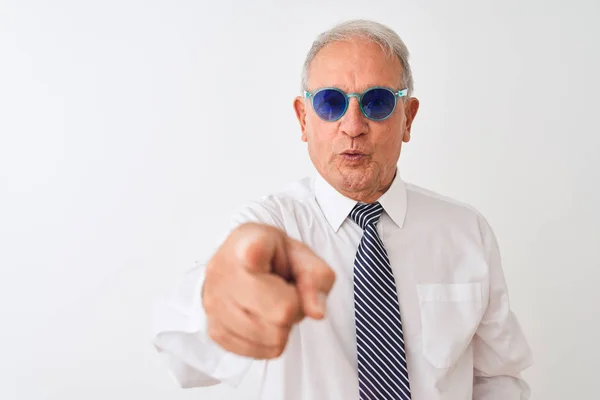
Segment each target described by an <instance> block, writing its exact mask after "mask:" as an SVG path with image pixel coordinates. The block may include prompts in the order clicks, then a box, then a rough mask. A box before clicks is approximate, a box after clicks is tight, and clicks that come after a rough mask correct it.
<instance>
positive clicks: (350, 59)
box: [308, 39, 404, 92]
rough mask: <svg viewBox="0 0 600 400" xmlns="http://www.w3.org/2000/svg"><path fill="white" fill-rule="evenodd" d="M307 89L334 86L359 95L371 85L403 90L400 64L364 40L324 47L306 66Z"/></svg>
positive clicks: (375, 44) (394, 58) (395, 58)
mask: <svg viewBox="0 0 600 400" xmlns="http://www.w3.org/2000/svg"><path fill="white" fill-rule="evenodd" d="M308 77H309V79H308V87H309V89H310V90H314V89H316V88H321V87H327V86H329V87H337V88H340V89H342V90H344V91H348V92H362V91H363V90H365V89H367V88H369V87H371V86H387V87H391V88H395V89H404V88H402V87H400V86H401V85H402V64H401V63H400V60H399V59H398V58H397V57H395V56H394V55H390V56H386V55H385V53H384V52H383V50H382V49H381V47H380V46H379V45H378V44H377V43H373V42H369V41H366V40H364V39H355V40H352V41H342V42H333V43H330V44H328V45H326V46H325V47H324V48H323V49H321V51H319V53H317V55H316V57H315V58H314V59H313V61H312V62H311V64H310V69H309V74H308Z"/></svg>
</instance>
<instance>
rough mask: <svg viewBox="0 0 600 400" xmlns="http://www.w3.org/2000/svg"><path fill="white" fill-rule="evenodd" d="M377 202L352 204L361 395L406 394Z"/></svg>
mask: <svg viewBox="0 0 600 400" xmlns="http://www.w3.org/2000/svg"><path fill="white" fill-rule="evenodd" d="M382 213H383V207H382V206H381V204H379V203H378V202H377V203H371V204H357V205H356V206H355V207H354V209H353V210H352V211H351V212H350V217H351V218H352V220H353V221H354V222H356V223H357V224H358V225H359V226H360V227H361V228H362V229H363V236H362V239H361V241H360V244H359V246H358V251H357V253H356V259H355V261H354V316H355V323H356V342H357V343H356V345H357V353H358V384H359V391H360V399H361V400H375V399H377V400H380V399H381V400H384V399H385V400H388V399H390V400H391V399H394V400H410V385H409V382H408V369H407V366H406V353H405V352H404V338H403V335H402V322H401V320H400V306H399V304H398V295H397V292H396V283H395V280H394V275H393V273H392V269H391V267H390V261H389V259H388V256H387V252H386V251H385V247H384V246H383V242H382V241H381V239H380V238H379V235H378V233H377V229H376V226H377V222H378V221H379V218H380V217H381V214H382Z"/></svg>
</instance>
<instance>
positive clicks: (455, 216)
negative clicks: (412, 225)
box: [405, 183, 491, 234]
mask: <svg viewBox="0 0 600 400" xmlns="http://www.w3.org/2000/svg"><path fill="white" fill-rule="evenodd" d="M405 186H406V193H407V202H408V207H409V210H410V212H409V216H411V218H412V219H413V222H416V221H418V222H420V223H423V222H431V223H432V224H434V225H435V226H436V227H445V228H447V229H452V230H454V229H460V230H469V231H475V232H477V233H480V234H490V233H491V228H490V226H489V224H488V221H487V219H486V218H485V217H484V215H483V214H482V213H481V212H480V211H479V210H478V209H477V208H475V207H474V206H472V205H471V204H468V203H466V202H463V201H460V200H458V199H455V198H452V197H448V196H446V195H443V194H440V193H438V192H434V191H432V190H429V189H426V188H423V187H421V186H418V185H415V184H412V183H405Z"/></svg>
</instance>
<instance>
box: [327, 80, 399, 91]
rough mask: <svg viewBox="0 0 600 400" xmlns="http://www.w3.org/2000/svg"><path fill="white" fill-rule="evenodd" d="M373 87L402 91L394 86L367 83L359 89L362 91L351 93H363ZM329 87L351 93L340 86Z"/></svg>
mask: <svg viewBox="0 0 600 400" xmlns="http://www.w3.org/2000/svg"><path fill="white" fill-rule="evenodd" d="M375 86H377V87H386V88H390V89H392V90H395V91H400V90H402V89H398V88H396V87H394V86H391V85H382V84H377V83H372V82H369V83H368V84H367V85H364V86H362V87H361V89H362V90H358V91H356V92H352V93H363V92H364V91H365V90H367V89H370V88H372V87H375ZM329 87H334V88H336V89H340V90H342V91H343V92H345V93H351V91H349V90H347V87H342V86H339V85H331V86H329Z"/></svg>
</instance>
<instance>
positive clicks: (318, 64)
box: [294, 39, 419, 202]
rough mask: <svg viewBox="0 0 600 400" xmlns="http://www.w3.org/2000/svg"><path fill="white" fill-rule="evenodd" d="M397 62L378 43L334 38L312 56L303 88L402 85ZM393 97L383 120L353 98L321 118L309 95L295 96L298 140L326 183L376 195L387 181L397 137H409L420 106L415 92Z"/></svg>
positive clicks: (361, 196) (365, 196)
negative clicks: (335, 116) (332, 116)
mask: <svg viewBox="0 0 600 400" xmlns="http://www.w3.org/2000/svg"><path fill="white" fill-rule="evenodd" d="M401 71H402V64H401V62H400V60H398V59H397V58H396V57H386V56H385V54H384V53H383V51H382V49H381V47H380V46H379V45H378V44H376V43H372V42H368V41H365V40H362V39H356V40H354V41H348V42H334V43H331V44H329V45H327V46H326V47H324V48H323V49H322V50H321V51H320V52H319V53H318V54H317V56H316V57H315V58H314V59H313V61H312V63H311V65H310V70H309V81H308V91H310V92H315V91H316V90H318V89H320V88H324V87H335V88H338V89H341V90H343V91H344V92H346V93H362V92H363V91H365V90H366V89H368V88H370V87H373V86H385V87H389V88H391V89H395V90H401V89H404V87H402V75H401ZM404 99H405V100H404V101H403V100H402V98H398V102H397V106H396V109H395V110H394V112H393V113H392V115H391V116H390V117H389V118H387V119H385V120H383V121H373V120H370V119H368V118H367V117H365V116H364V115H363V113H362V111H361V109H360V105H359V102H358V99H357V98H354V97H353V98H351V99H350V103H349V105H348V110H347V111H346V113H345V114H344V116H343V117H342V118H340V119H339V120H337V121H335V122H328V121H324V120H322V119H321V118H320V117H319V116H318V115H317V114H316V113H315V112H314V110H313V107H312V105H311V102H310V100H309V99H304V98H302V97H297V98H296V99H295V101H294V108H295V110H296V116H297V117H298V121H299V122H300V127H301V130H302V140H303V141H305V142H307V144H308V152H309V155H310V158H311V160H312V163H313V164H314V166H315V167H316V168H317V170H318V171H319V173H320V174H321V175H322V176H323V177H324V178H325V180H326V181H327V182H329V184H331V185H332V186H333V187H335V188H336V189H337V190H338V191H339V192H341V193H342V194H344V195H346V196H347V197H350V198H353V199H355V200H359V201H365V202H371V201H375V200H376V199H377V198H378V197H379V196H380V195H381V194H382V193H383V192H385V190H387V187H389V185H390V184H391V182H392V180H393V178H394V176H395V172H396V166H397V163H398V158H399V157H400V150H401V148H402V142H408V141H409V140H410V128H411V124H412V121H413V118H414V117H415V115H416V113H417V110H418V108H419V102H418V100H417V99H416V98H410V99H408V100H406V98H404Z"/></svg>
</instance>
